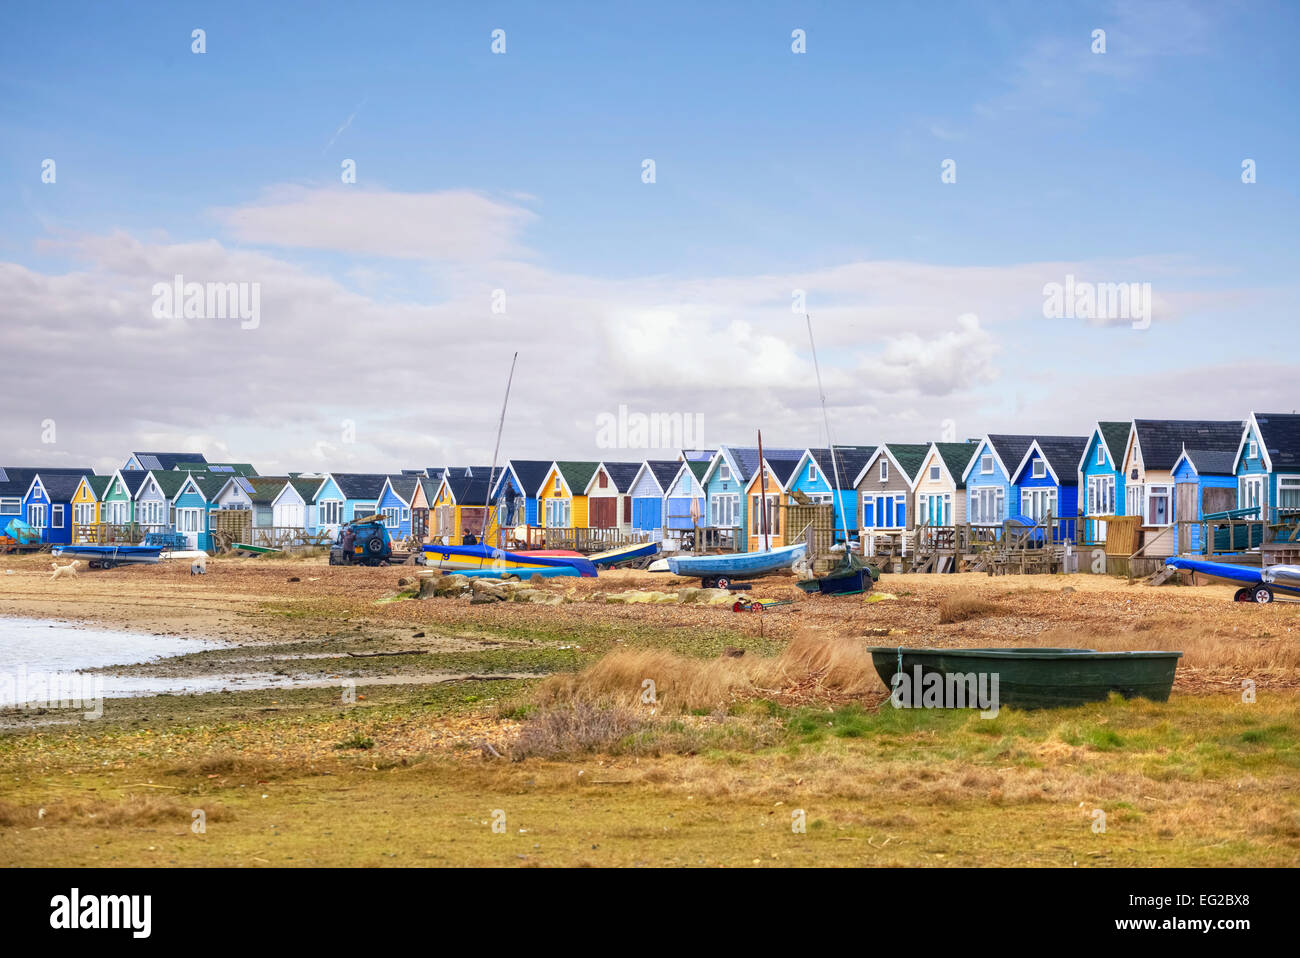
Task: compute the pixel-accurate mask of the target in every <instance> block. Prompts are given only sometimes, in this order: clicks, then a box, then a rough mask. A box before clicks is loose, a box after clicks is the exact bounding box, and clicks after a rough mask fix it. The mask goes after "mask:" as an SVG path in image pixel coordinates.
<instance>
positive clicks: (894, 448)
mask: <svg viewBox="0 0 1300 958" xmlns="http://www.w3.org/2000/svg"><path fill="white" fill-rule="evenodd" d="M885 448H886V449H888V450H889V454H890V455H891V456H892V457H893V459H894V461H895V462H896V463H898V468H900V469H902V470H903V474H904V475H906V476H907V479H908V481H909V482H914V481H915V480H916V477H917V474H918V473H919V472H920V471H921V466H923V465H924V464H925V457H926V454H927V453H928V452H929V451H930V444H929V443H928V442H887V443H885ZM863 465H864V466H865V465H866V463H863ZM854 478H856V476H855V477H854Z"/></svg>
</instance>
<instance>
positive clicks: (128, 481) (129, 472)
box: [117, 469, 149, 499]
mask: <svg viewBox="0 0 1300 958" xmlns="http://www.w3.org/2000/svg"><path fill="white" fill-rule="evenodd" d="M117 474H118V475H119V476H121V477H122V484H123V485H125V486H126V494H127V495H128V496H130V497H131V498H132V499H134V498H135V494H136V493H137V492H139V491H140V484H141V483H142V482H144V477H145V476H147V475H149V473H148V471H147V470H145V469H119V470H118V471H117Z"/></svg>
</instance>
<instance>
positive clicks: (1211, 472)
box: [1179, 449, 1237, 476]
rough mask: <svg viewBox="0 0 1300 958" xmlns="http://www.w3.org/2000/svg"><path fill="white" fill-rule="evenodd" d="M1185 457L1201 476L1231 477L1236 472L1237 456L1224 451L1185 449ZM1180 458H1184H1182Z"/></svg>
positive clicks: (1234, 453)
mask: <svg viewBox="0 0 1300 958" xmlns="http://www.w3.org/2000/svg"><path fill="white" fill-rule="evenodd" d="M1183 455H1185V456H1187V459H1188V461H1189V462H1191V464H1192V468H1193V469H1195V470H1196V472H1197V474H1198V475H1201V476H1231V475H1232V474H1233V473H1234V472H1235V471H1236V461H1237V456H1236V452H1235V450H1234V451H1233V452H1224V451H1223V450H1222V449H1184V450H1183ZM1179 458H1182V457H1181V456H1180V457H1179Z"/></svg>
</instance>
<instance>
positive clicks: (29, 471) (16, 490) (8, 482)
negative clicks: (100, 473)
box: [0, 466, 95, 498]
mask: <svg viewBox="0 0 1300 958" xmlns="http://www.w3.org/2000/svg"><path fill="white" fill-rule="evenodd" d="M37 473H41V474H43V475H47V476H77V477H78V478H80V477H81V476H93V475H94V474H95V470H94V469H91V468H89V467H87V468H85V469H72V468H69V467H67V466H57V467H55V468H53V469H40V468H37V467H35V466H0V496H4V497H6V498H21V497H22V496H25V495H26V494H27V490H28V489H29V488H31V485H32V479H33V477H35V475H36V474H37Z"/></svg>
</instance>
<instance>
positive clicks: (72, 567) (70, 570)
mask: <svg viewBox="0 0 1300 958" xmlns="http://www.w3.org/2000/svg"><path fill="white" fill-rule="evenodd" d="M79 565H81V560H80V559H73V560H72V561H71V562H69V563H68V564H67V565H59V564H58V563H57V562H51V563H50V568H51V569H53V570H54V571H53V572H51V573H50V578H51V579H62V578H63V577H64V576H67V577H68V578H69V579H75V578H76V577H77V566H79Z"/></svg>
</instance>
